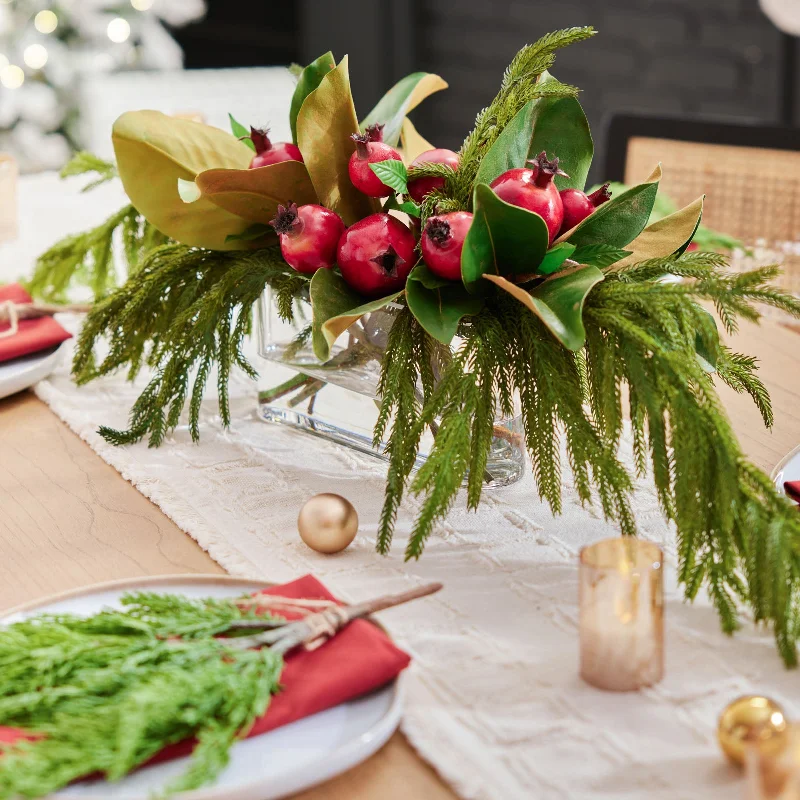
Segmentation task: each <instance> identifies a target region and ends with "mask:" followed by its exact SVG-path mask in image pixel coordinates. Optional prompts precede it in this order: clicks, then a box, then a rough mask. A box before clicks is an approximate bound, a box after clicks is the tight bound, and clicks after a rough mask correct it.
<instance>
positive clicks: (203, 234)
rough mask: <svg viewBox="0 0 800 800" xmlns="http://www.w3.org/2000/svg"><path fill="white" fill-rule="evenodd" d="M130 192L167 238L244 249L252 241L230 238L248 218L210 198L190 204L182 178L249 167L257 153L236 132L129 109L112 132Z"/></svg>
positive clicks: (212, 247) (139, 208)
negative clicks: (181, 190) (183, 193)
mask: <svg viewBox="0 0 800 800" xmlns="http://www.w3.org/2000/svg"><path fill="white" fill-rule="evenodd" d="M112 139H113V142H114V152H115V154H116V159H117V168H118V170H119V175H120V178H121V179H122V185H123V186H124V188H125V193H126V194H127V195H128V197H129V198H130V201H131V203H132V204H133V205H134V207H135V208H136V210H137V211H139V213H140V214H142V215H143V216H144V217H145V218H146V219H147V220H148V222H150V223H151V224H152V225H153V226H154V227H156V228H157V229H158V230H159V231H161V232H162V233H163V234H165V235H166V236H169V237H171V238H172V239H175V240H176V241H178V242H182V243H183V244H186V245H190V246H192V247H206V248H208V249H210V250H242V249H248V248H250V247H251V246H252V245H251V244H250V243H248V242H243V241H232V242H226V241H225V239H226V237H227V236H229V235H231V234H234V235H235V234H238V233H243V232H244V231H245V230H246V229H247V227H248V224H249V223H248V221H247V220H246V219H242V218H241V217H238V216H236V215H234V214H232V213H230V212H229V211H226V210H225V209H223V208H220V207H219V206H217V205H215V204H214V203H212V202H211V200H209V199H208V198H206V197H201V198H199V199H198V200H196V201H195V202H193V203H185V202H184V201H183V200H182V199H181V196H180V194H179V192H178V180H179V179H181V180H184V181H188V182H193V181H194V180H195V178H196V177H197V175H198V174H199V173H201V172H204V171H205V170H209V169H215V168H219V167H222V168H229V169H235V170H246V169H247V167H248V166H249V164H250V160H251V158H252V155H253V154H252V152H251V151H250V150H248V149H247V147H246V146H245V145H244V144H242V142H238V141H236V139H235V138H234V137H233V136H231V134H229V133H227V132H226V131H222V130H220V129H219V128H213V127H211V126H210V125H203V124H202V123H199V122H192V121H191V120H187V119H180V118H177V117H169V116H167V115H166V114H162V113H161V112H159V111H129V112H128V113H126V114H123V115H122V116H121V117H120V118H119V119H118V120H117V121H116V122H115V123H114V128H113V132H112Z"/></svg>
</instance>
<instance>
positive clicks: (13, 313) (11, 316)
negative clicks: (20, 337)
mask: <svg viewBox="0 0 800 800" xmlns="http://www.w3.org/2000/svg"><path fill="white" fill-rule="evenodd" d="M2 309H5V310H6V314H7V315H8V324H9V325H10V326H11V327H10V328H9V329H8V330H7V331H2V332H0V339H5V338H6V337H8V336H14V335H15V334H17V333H18V332H19V313H18V312H17V304H16V303H15V302H14V301H13V300H5V301H4V302H2V303H0V310H2ZM0 318H1V317H0Z"/></svg>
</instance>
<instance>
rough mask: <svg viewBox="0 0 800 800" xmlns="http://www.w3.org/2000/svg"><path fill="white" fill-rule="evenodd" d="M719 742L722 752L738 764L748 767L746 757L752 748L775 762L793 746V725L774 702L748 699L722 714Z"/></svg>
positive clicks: (755, 696) (748, 696) (738, 701)
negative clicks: (791, 732) (791, 730)
mask: <svg viewBox="0 0 800 800" xmlns="http://www.w3.org/2000/svg"><path fill="white" fill-rule="evenodd" d="M717 739H718V740H719V744H720V747H721V748H722V751H723V752H724V753H725V755H726V756H727V757H728V758H729V759H730V760H731V761H733V762H734V763H735V764H744V758H745V753H746V752H747V748H748V747H751V746H754V747H755V748H756V749H757V750H758V752H759V753H760V754H761V755H762V756H765V757H767V758H774V757H775V756H777V755H779V754H780V753H781V752H782V751H783V750H785V749H786V746H787V745H788V744H789V723H788V722H787V721H786V715H785V714H784V713H783V709H782V708H781V707H780V706H779V705H778V704H777V703H776V702H775V701H774V700H770V698H769V697H761V696H759V695H745V696H744V697H739V698H738V699H736V700H734V701H733V702H732V703H730V705H728V707H727V708H726V709H725V710H724V711H723V712H722V715H721V716H720V718H719V726H718V728H717Z"/></svg>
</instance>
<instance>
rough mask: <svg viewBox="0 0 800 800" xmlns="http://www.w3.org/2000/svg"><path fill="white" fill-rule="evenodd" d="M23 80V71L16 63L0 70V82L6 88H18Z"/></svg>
mask: <svg viewBox="0 0 800 800" xmlns="http://www.w3.org/2000/svg"><path fill="white" fill-rule="evenodd" d="M24 82H25V73H24V72H23V71H22V67H18V66H17V65H16V64H9V65H8V66H7V67H3V69H1V70H0V83H2V84H3V86H5V87H6V89H19V87H20V86H22V84H23V83H24Z"/></svg>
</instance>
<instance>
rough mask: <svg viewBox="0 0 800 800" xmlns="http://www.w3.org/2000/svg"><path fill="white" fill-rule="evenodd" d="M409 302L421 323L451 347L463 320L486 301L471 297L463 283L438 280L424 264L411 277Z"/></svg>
mask: <svg viewBox="0 0 800 800" xmlns="http://www.w3.org/2000/svg"><path fill="white" fill-rule="evenodd" d="M406 302H407V303H408V308H409V310H410V311H411V313H412V314H413V315H414V316H415V317H416V318H417V321H418V322H419V324H420V325H422V327H423V328H424V329H425V330H426V331H427V332H428V333H429V334H430V335H431V336H433V338H434V339H438V340H439V341H440V342H441V343H442V344H450V341H451V340H452V338H453V337H454V336H455V335H456V331H457V330H458V323H459V322H461V320H462V318H463V317H471V316H474V315H475V314H478V313H480V310H481V309H482V308H483V298H481V297H478V296H476V295H472V294H470V293H469V292H468V291H467V290H466V289H465V288H464V285H463V284H462V283H459V282H457V281H448V280H445V279H444V278H439V277H438V276H436V275H434V274H433V273H432V272H431V271H430V270H429V269H428V267H426V266H425V265H424V264H419V265H418V266H416V267H414V269H413V271H412V272H411V274H410V275H409V276H408V281H407V282H406Z"/></svg>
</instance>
